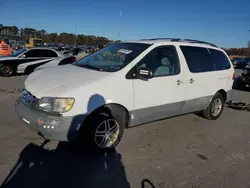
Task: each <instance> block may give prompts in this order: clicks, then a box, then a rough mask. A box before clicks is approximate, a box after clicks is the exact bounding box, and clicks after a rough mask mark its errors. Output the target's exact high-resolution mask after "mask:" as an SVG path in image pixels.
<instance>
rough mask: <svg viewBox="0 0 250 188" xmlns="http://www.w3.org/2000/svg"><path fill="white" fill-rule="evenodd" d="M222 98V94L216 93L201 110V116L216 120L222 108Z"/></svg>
mask: <svg viewBox="0 0 250 188" xmlns="http://www.w3.org/2000/svg"><path fill="white" fill-rule="evenodd" d="M224 102H225V100H224V98H223V96H222V94H220V93H216V94H215V95H214V97H213V98H212V100H211V102H210V104H209V105H208V107H207V109H206V110H204V111H203V116H204V117H205V118H207V119H209V120H216V119H218V118H219V117H220V115H221V113H222V111H223V108H224Z"/></svg>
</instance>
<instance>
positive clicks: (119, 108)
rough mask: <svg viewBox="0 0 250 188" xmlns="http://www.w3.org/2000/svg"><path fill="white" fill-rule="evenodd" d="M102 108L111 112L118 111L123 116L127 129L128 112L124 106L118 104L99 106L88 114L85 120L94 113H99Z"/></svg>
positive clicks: (128, 121)
mask: <svg viewBox="0 0 250 188" xmlns="http://www.w3.org/2000/svg"><path fill="white" fill-rule="evenodd" d="M104 108H109V109H110V111H111V112H112V111H116V112H117V111H120V112H121V113H122V115H123V116H124V121H125V125H126V126H125V128H128V125H129V123H130V115H129V111H128V109H127V108H126V107H125V106H123V105H121V104H118V103H108V104H103V105H101V106H99V107H98V108H96V109H95V110H93V111H92V112H91V113H90V114H88V116H87V118H86V120H87V119H88V117H90V116H91V115H93V114H94V113H97V112H98V111H100V112H101V111H102V110H103V109H104ZM86 120H85V121H86Z"/></svg>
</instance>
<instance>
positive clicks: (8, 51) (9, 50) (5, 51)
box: [0, 40, 12, 56]
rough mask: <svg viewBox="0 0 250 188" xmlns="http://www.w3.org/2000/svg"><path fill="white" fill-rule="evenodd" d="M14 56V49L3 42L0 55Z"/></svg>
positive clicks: (0, 44) (0, 46)
mask: <svg viewBox="0 0 250 188" xmlns="http://www.w3.org/2000/svg"><path fill="white" fill-rule="evenodd" d="M11 54H12V48H11V47H10V45H8V44H6V43H5V42H4V41H3V40H2V41H1V43H0V55H2V56H8V55H11Z"/></svg>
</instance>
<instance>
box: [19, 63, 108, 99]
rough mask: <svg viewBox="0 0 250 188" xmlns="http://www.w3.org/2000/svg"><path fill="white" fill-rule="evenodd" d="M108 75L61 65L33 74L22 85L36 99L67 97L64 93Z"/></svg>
mask: <svg viewBox="0 0 250 188" xmlns="http://www.w3.org/2000/svg"><path fill="white" fill-rule="evenodd" d="M110 75H112V73H110V72H100V71H96V70H91V69H86V68H81V67H77V66H74V65H63V66H57V67H53V68H49V69H43V70H39V71H35V72H33V73H32V74H30V75H29V76H28V78H27V79H26V81H25V84H24V85H25V89H26V90H27V91H29V92H30V93H31V94H32V95H34V96H36V97H37V98H41V97H67V96H65V93H68V92H71V91H72V90H74V89H76V88H79V87H81V86H85V85H88V84H92V83H94V82H97V81H98V80H101V79H103V78H105V77H107V76H110Z"/></svg>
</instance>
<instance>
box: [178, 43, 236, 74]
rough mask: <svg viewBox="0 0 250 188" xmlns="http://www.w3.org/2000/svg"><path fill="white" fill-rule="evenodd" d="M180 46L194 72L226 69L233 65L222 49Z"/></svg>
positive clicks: (190, 68)
mask: <svg viewBox="0 0 250 188" xmlns="http://www.w3.org/2000/svg"><path fill="white" fill-rule="evenodd" d="M180 48H181V50H182V52H183V54H184V57H185V59H186V62H187V65H188V68H189V70H190V72H192V73H199V72H209V71H218V70H226V69H230V67H231V64H230V61H229V60H228V58H227V56H226V55H225V54H224V53H223V52H221V51H218V50H214V49H209V48H202V47H192V46H180Z"/></svg>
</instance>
